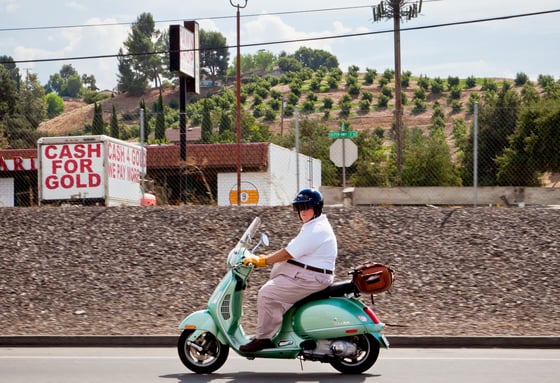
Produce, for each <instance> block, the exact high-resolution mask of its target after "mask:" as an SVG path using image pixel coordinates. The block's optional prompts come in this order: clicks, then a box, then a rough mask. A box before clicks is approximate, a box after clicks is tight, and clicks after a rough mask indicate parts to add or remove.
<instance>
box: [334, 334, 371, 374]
mask: <svg viewBox="0 0 560 383" xmlns="http://www.w3.org/2000/svg"><path fill="white" fill-rule="evenodd" d="M345 340H346V341H348V342H351V343H354V344H355V345H356V347H357V350H356V352H355V353H354V354H353V355H350V356H346V357H341V358H340V359H334V360H331V361H330V364H331V366H333V367H334V368H335V369H337V370H338V371H340V372H342V373H343V374H361V373H362V372H364V371H367V370H369V369H370V368H371V366H373V365H374V364H375V362H376V361H377V357H378V356H379V342H378V341H377V340H376V339H375V338H374V337H373V336H372V335H371V334H362V335H357V336H353V337H350V338H345Z"/></svg>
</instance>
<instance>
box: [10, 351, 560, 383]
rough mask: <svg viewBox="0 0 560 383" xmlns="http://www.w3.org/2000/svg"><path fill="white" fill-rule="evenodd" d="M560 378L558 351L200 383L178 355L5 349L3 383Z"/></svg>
mask: <svg viewBox="0 0 560 383" xmlns="http://www.w3.org/2000/svg"><path fill="white" fill-rule="evenodd" d="M302 366H303V367H302ZM302 368H303V369H302ZM559 377H560V350H558V349H547V350H543V349H434V348H431V349H408V348H400V349H391V350H381V353H380V356H379V359H378V361H377V363H376V364H375V365H374V366H373V367H372V368H371V369H370V370H369V371H368V372H367V373H365V374H362V375H358V376H344V377H342V376H341V375H340V374H339V373H337V372H336V371H335V370H334V369H333V368H332V367H331V366H330V365H328V364H320V363H315V362H304V363H303V365H300V362H299V361H298V360H274V359H258V360H253V361H250V360H247V359H244V358H241V357H239V356H238V355H237V354H235V353H234V352H232V353H231V354H230V358H229V359H228V361H227V362H226V364H225V365H224V366H223V367H222V368H221V369H220V370H218V371H217V372H216V373H214V374H212V375H196V374H193V373H191V372H189V371H188V370H187V369H186V368H185V367H184V366H183V365H182V364H181V362H180V361H179V359H178V357H177V355H176V351H175V349H174V348H27V347H16V348H0V382H9V383H23V382H25V383H29V382H33V383H50V382H53V383H70V382H72V383H75V382H82V383H85V382H87V383H145V382H160V383H186V382H189V383H210V382H212V383H226V382H228V383H230V382H263V381H267V380H274V382H275V383H288V382H290V383H294V382H296V383H297V382H305V383H309V382H321V383H324V382H327V383H328V382H337V383H340V382H341V381H343V382H348V383H354V382H356V383H357V382H365V383H374V382H375V383H383V382H391V383H400V382H407V383H409V382H415V383H428V382H429V383H439V382H442V383H443V382H445V383H448V382H454V383H466V382H477V383H485V382H488V383H500V382H508V383H516V382H519V383H521V382H523V383H526V382H539V383H553V382H554V383H556V382H558V379H559Z"/></svg>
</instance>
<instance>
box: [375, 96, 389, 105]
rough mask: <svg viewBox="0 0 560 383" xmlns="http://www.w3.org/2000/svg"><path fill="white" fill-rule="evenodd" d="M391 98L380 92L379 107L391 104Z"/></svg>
mask: <svg viewBox="0 0 560 383" xmlns="http://www.w3.org/2000/svg"><path fill="white" fill-rule="evenodd" d="M389 100H390V98H389V97H387V96H386V95H384V94H380V95H379V97H377V107H378V108H386V107H387V106H388V105H389Z"/></svg>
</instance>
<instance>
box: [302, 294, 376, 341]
mask: <svg viewBox="0 0 560 383" xmlns="http://www.w3.org/2000/svg"><path fill="white" fill-rule="evenodd" d="M364 307H365V306H364V305H363V304H362V303H360V302H359V301H356V300H354V299H348V298H329V299H321V300H317V301H312V302H308V303H304V304H302V305H301V306H298V307H296V308H295V310H294V313H293V322H292V323H293V328H294V331H295V332H296V333H297V334H298V335H300V336H302V337H304V338H308V339H331V338H340V337H345V336H350V335H356V334H365V333H378V332H381V331H382V330H383V327H384V325H383V324H375V323H373V321H372V320H371V319H370V318H369V317H368V315H367V314H366V313H365V312H364V310H363V309H364Z"/></svg>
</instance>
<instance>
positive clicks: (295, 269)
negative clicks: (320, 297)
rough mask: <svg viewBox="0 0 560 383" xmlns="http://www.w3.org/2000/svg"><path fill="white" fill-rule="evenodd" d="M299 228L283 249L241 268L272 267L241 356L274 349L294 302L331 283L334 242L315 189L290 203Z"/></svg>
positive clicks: (249, 260) (305, 190) (335, 242)
mask: <svg viewBox="0 0 560 383" xmlns="http://www.w3.org/2000/svg"><path fill="white" fill-rule="evenodd" d="M292 207H293V209H294V211H296V212H297V213H298V216H299V219H300V220H301V221H302V223H303V224H302V226H301V229H300V231H299V233H298V234H297V236H296V237H295V238H293V239H292V240H291V241H290V243H289V244H288V245H287V246H286V247H285V248H283V249H280V250H277V251H275V252H274V253H271V254H266V255H261V256H258V257H252V258H246V259H245V260H244V261H243V263H244V264H246V265H247V264H253V265H254V266H255V267H264V266H267V265H273V267H272V271H271V273H270V279H269V280H268V282H266V283H265V284H264V285H263V286H262V287H261V288H260V290H259V293H258V299H257V312H258V314H257V327H256V335H255V337H254V338H253V339H252V340H251V341H250V342H249V343H247V344H245V345H243V346H241V347H240V348H239V351H241V352H244V353H249V352H256V351H260V350H262V349H265V348H273V347H275V345H274V344H273V343H272V342H271V339H272V337H273V336H274V335H275V334H276V333H277V332H278V329H279V328H280V326H281V324H282V316H283V315H284V313H285V312H286V311H287V310H289V309H290V308H291V307H292V306H293V305H294V304H295V303H296V302H298V301H299V300H301V299H303V298H305V297H306V296H308V295H310V294H312V293H314V292H317V291H321V290H323V289H325V288H327V287H328V286H330V285H331V284H332V283H333V280H334V269H335V263H336V256H337V241H336V236H335V234H334V231H333V229H332V226H331V224H330V223H329V221H328V219H327V217H326V216H325V215H323V214H322V211H323V196H322V195H321V193H320V192H319V191H317V190H314V189H302V190H301V191H299V193H298V194H297V196H296V198H295V199H294V200H293V202H292Z"/></svg>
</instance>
